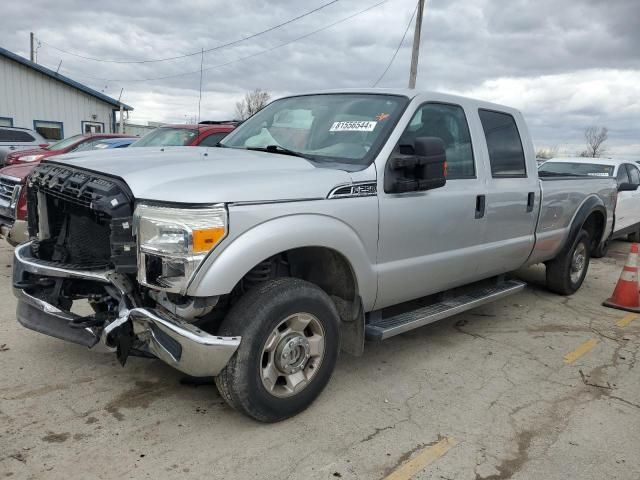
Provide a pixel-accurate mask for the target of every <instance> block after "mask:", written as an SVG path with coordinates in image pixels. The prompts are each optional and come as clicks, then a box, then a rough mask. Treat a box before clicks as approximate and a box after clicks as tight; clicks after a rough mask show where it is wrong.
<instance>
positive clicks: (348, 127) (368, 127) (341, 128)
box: [329, 121, 378, 132]
mask: <svg viewBox="0 0 640 480" xmlns="http://www.w3.org/2000/svg"><path fill="white" fill-rule="evenodd" d="M377 123H378V122H366V121H362V122H334V123H333V125H331V128H330V129H329V131H330V132H373V130H374V129H375V128H376V124H377Z"/></svg>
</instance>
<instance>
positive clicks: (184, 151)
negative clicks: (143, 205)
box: [51, 147, 351, 203]
mask: <svg viewBox="0 0 640 480" xmlns="http://www.w3.org/2000/svg"><path fill="white" fill-rule="evenodd" d="M51 161H52V162H55V163H62V164H66V165H70V166H74V167H80V168H85V169H87V170H92V171H94V172H98V173H104V174H107V175H111V176H114V177H118V178H121V179H122V180H124V181H125V182H126V183H127V185H129V188H130V189H131V191H132V192H133V195H134V197H136V198H137V199H141V200H156V201H162V202H175V203H232V202H263V201H264V202H268V201H278V200H304V199H318V198H326V196H327V194H328V193H329V191H330V190H331V189H332V188H333V187H335V186H336V185H340V184H344V183H348V182H350V181H351V176H350V175H349V174H348V173H347V172H345V171H343V170H337V169H329V168H319V167H316V166H314V165H313V164H312V163H310V162H308V161H307V160H305V159H303V158H298V157H293V156H289V155H280V154H275V153H265V152H256V151H250V150H242V149H234V148H203V147H138V148H126V149H113V150H104V151H95V150H93V151H87V152H79V153H68V154H66V155H59V156H56V157H55V160H54V159H52V160H51Z"/></svg>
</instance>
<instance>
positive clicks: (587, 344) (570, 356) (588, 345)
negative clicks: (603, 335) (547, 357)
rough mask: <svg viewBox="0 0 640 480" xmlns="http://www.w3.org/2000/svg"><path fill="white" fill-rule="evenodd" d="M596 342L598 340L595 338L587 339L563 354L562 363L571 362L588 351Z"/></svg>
mask: <svg viewBox="0 0 640 480" xmlns="http://www.w3.org/2000/svg"><path fill="white" fill-rule="evenodd" d="M597 344H598V341H597V340H595V339H593V338H592V339H591V340H587V341H586V342H584V343H583V344H581V345H580V346H579V347H578V348H576V349H575V350H574V351H573V352H569V353H567V354H566V355H565V356H564V363H573V362H575V361H576V360H577V359H579V358H580V357H581V356H583V355H584V354H585V353H588V352H589V351H590V350H591V349H592V348H593V347H595V346H596V345H597Z"/></svg>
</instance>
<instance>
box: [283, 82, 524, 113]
mask: <svg viewBox="0 0 640 480" xmlns="http://www.w3.org/2000/svg"><path fill="white" fill-rule="evenodd" d="M341 93H345V94H348V93H363V94H377V95H399V96H402V97H407V98H409V99H410V100H413V99H414V98H416V97H424V99H425V100H433V101H440V102H449V103H455V104H458V105H462V106H465V105H466V106H469V107H473V108H485V109H488V110H497V111H503V112H507V113H518V114H520V111H519V110H518V109H517V108H513V107H509V106H507V105H500V104H498V103H493V102H488V101H484V100H478V99H475V98H470V97H463V96H461V95H454V94H450V93H442V92H436V91H433V90H414V89H410V88H373V87H368V88H340V89H330V90H317V91H311V92H300V93H293V94H291V95H287V97H300V96H304V95H327V94H341Z"/></svg>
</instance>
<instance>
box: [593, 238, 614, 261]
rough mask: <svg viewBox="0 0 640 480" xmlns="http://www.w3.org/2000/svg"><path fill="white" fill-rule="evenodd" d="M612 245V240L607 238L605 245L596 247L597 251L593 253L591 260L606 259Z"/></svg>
mask: <svg viewBox="0 0 640 480" xmlns="http://www.w3.org/2000/svg"><path fill="white" fill-rule="evenodd" d="M610 245H611V240H610V239H608V238H607V240H606V241H605V242H604V243H603V244H601V245H597V246H596V247H595V249H594V250H593V251H592V252H591V258H602V257H606V256H607V253H609V246H610Z"/></svg>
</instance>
